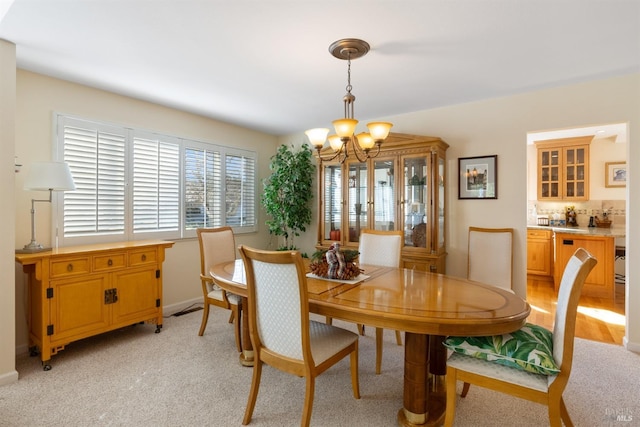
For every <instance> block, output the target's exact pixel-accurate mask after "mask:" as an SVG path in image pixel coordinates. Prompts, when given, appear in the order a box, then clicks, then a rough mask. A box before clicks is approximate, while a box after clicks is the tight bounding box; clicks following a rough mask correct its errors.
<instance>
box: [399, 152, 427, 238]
mask: <svg viewBox="0 0 640 427" xmlns="http://www.w3.org/2000/svg"><path fill="white" fill-rule="evenodd" d="M402 170H403V175H402V179H403V197H402V208H403V209H402V212H403V222H404V244H405V246H413V247H418V248H427V247H428V246H427V240H428V236H427V218H428V215H429V212H428V204H427V203H428V184H429V179H428V169H427V157H426V156H419V157H404V158H403V159H402Z"/></svg>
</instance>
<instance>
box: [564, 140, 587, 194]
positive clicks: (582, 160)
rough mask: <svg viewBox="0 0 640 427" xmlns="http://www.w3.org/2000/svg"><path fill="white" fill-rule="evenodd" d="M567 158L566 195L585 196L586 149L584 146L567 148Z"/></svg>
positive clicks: (565, 156)
mask: <svg viewBox="0 0 640 427" xmlns="http://www.w3.org/2000/svg"><path fill="white" fill-rule="evenodd" d="M564 158H565V173H566V176H565V187H566V188H565V197H566V198H568V199H570V198H584V197H585V188H586V182H585V179H586V173H585V167H586V150H585V148H583V147H575V148H566V149H565V152H564Z"/></svg>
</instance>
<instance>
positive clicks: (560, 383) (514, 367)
mask: <svg viewBox="0 0 640 427" xmlns="http://www.w3.org/2000/svg"><path fill="white" fill-rule="evenodd" d="M596 262H597V261H596V259H595V258H593V257H592V256H591V254H589V253H588V252H587V251H586V250H584V249H582V248H580V249H578V250H577V251H576V252H575V253H574V254H573V256H572V257H571V258H570V259H569V261H568V263H567V265H566V267H565V269H564V272H563V275H562V280H561V282H560V289H559V292H558V304H557V307H556V314H555V323H554V327H553V331H552V332H549V331H546V330H545V329H544V328H540V327H538V326H534V325H530V324H527V325H525V326H524V327H523V328H521V329H520V330H519V331H516V332H513V333H511V334H504V335H496V336H491V337H465V338H454V337H449V338H448V339H447V340H446V341H445V345H446V346H447V347H448V348H449V349H451V350H452V351H453V352H452V354H451V356H450V357H449V359H448V360H447V380H446V381H447V385H446V388H447V403H446V405H447V408H446V412H445V421H444V425H445V426H452V425H453V420H454V418H455V408H456V400H457V395H456V384H457V381H463V382H465V383H469V384H475V385H477V386H480V387H485V388H489V389H491V390H496V391H500V392H503V393H507V394H511V395H513V396H516V397H520V398H523V399H527V400H531V401H533V402H538V403H542V404H545V405H547V407H548V412H549V423H550V425H551V426H552V427H556V426H557V427H560V426H562V422H563V421H564V423H565V424H566V425H567V426H571V425H573V423H572V422H571V418H570V417H569V412H568V411H567V407H566V406H565V403H564V400H563V398H562V393H563V392H564V389H565V387H566V386H567V382H568V381H569V375H570V374H571V364H572V362H573V343H574V336H575V327H576V313H577V309H578V302H579V300H580V293H581V292H582V287H583V285H584V281H585V279H586V278H587V276H588V275H589V272H590V271H591V270H592V269H593V267H594V266H595V265H596ZM487 407H488V408H490V405H488V406H487ZM490 416H491V414H490V413H488V414H487V417H490ZM500 423H501V420H495V424H496V425H498V424H500Z"/></svg>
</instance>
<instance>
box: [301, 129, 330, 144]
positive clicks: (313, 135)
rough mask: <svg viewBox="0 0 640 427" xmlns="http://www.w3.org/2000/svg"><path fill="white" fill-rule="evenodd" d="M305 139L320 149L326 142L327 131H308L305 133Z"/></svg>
mask: <svg viewBox="0 0 640 427" xmlns="http://www.w3.org/2000/svg"><path fill="white" fill-rule="evenodd" d="M305 134H306V135H307V138H309V142H310V143H311V145H313V146H314V147H315V148H322V146H323V145H324V142H325V141H326V140H327V135H328V134H329V129H327V128H315V129H309V130H308V131H305Z"/></svg>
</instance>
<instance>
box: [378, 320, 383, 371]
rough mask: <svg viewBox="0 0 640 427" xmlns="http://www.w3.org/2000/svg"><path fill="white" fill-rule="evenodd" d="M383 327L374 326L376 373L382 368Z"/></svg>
mask: <svg viewBox="0 0 640 427" xmlns="http://www.w3.org/2000/svg"><path fill="white" fill-rule="evenodd" d="M383 332H384V329H382V328H376V375H380V371H381V370H382V334H383Z"/></svg>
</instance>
